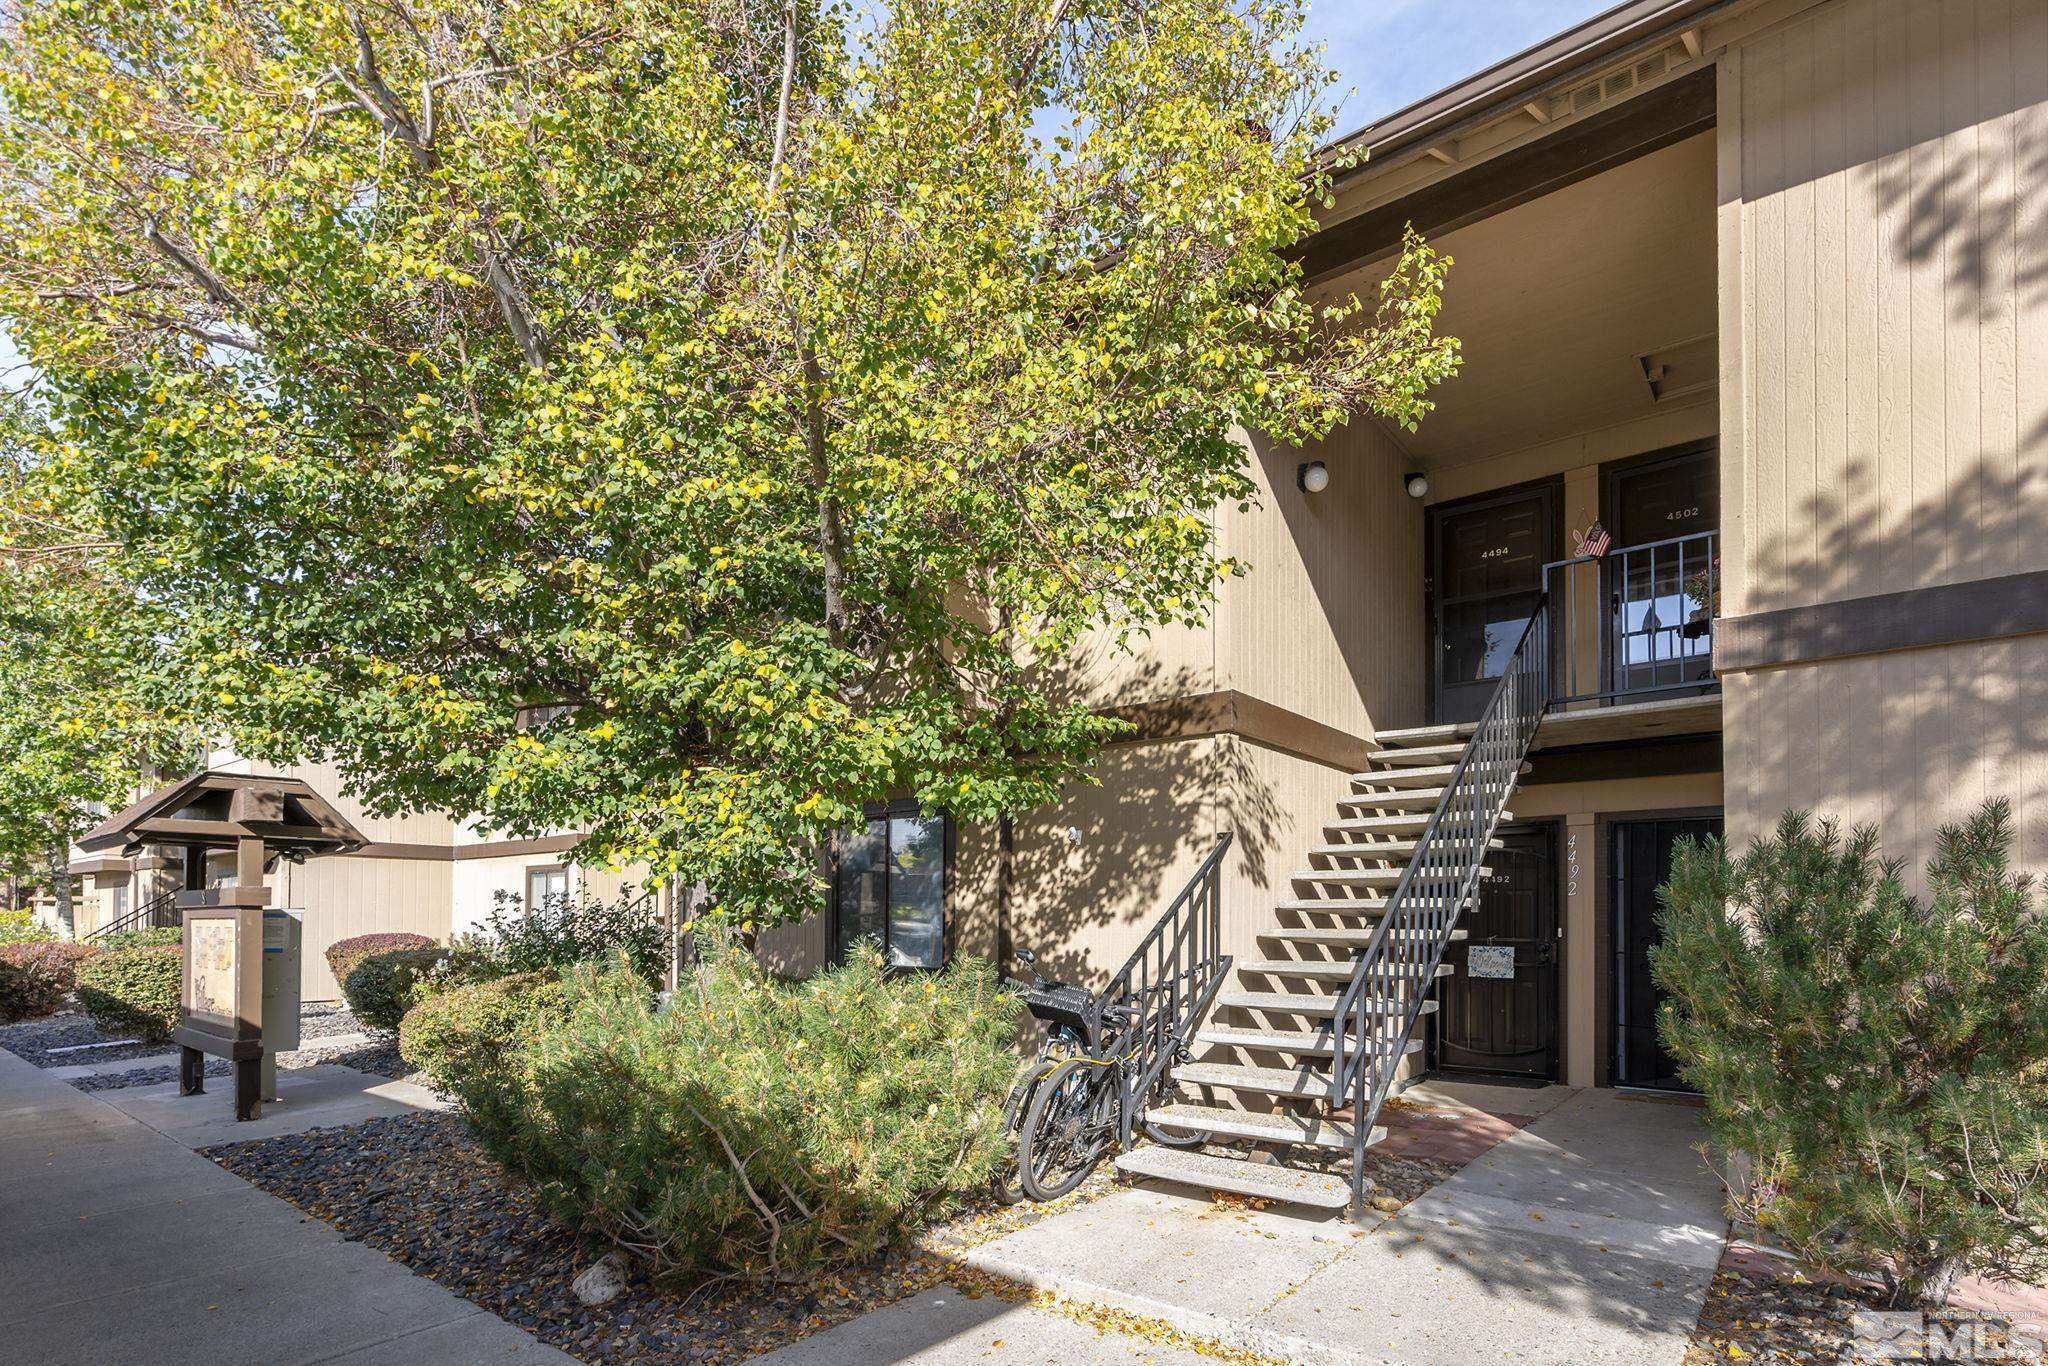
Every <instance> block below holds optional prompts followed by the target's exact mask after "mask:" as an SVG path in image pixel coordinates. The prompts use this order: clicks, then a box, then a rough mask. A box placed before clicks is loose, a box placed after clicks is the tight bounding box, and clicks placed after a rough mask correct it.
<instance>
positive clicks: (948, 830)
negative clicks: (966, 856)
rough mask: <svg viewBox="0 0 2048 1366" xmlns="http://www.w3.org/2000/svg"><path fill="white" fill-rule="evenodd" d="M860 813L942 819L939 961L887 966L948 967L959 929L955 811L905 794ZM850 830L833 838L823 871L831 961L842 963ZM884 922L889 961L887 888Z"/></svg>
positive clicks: (872, 816)
mask: <svg viewBox="0 0 2048 1366" xmlns="http://www.w3.org/2000/svg"><path fill="white" fill-rule="evenodd" d="M861 816H862V819H863V820H864V821H869V822H872V821H884V822H887V821H893V820H897V819H909V818H919V819H924V818H929V817H931V816H937V818H938V820H939V832H940V833H939V961H938V962H937V963H936V964H929V963H890V964H889V965H888V966H889V970H890V971H892V972H936V971H938V970H940V969H943V968H945V967H946V966H948V965H949V964H951V963H952V961H953V953H954V948H955V939H956V933H957V921H956V918H955V915H954V906H953V889H954V882H955V879H954V873H955V871H956V859H957V850H956V846H955V843H954V824H953V816H952V813H951V812H948V811H945V810H940V811H936V812H930V811H926V810H925V809H924V807H923V805H922V804H921V803H919V802H918V801H917V800H916V799H915V798H908V797H905V798H898V799H896V800H893V801H887V802H869V803H868V804H867V805H866V806H864V807H862V808H861ZM848 833H850V832H849V831H844V830H842V831H840V832H839V834H838V836H837V837H835V838H834V840H833V841H832V844H831V847H830V848H829V850H828V851H827V853H826V856H825V868H824V872H825V878H826V888H827V891H826V899H827V902H828V904H829V906H830V909H831V926H830V928H831V934H832V961H833V962H834V963H843V962H845V961H846V946H847V943H848V939H847V936H846V934H845V931H844V925H845V915H846V907H845V905H844V903H843V900H842V898H841V895H840V877H839V873H840V867H839V857H840V851H841V849H842V848H843V843H844V840H845V837H846V835H847V834H848ZM885 838H886V836H885ZM882 925H883V937H882V952H883V955H884V961H885V962H886V960H887V955H888V952H889V942H888V925H889V917H888V893H887V892H886V891H885V892H884V894H883V917H882Z"/></svg>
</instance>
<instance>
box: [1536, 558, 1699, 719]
mask: <svg viewBox="0 0 2048 1366" xmlns="http://www.w3.org/2000/svg"><path fill="white" fill-rule="evenodd" d="M1543 591H1544V593H1545V594H1546V595H1547V597H1548V600H1549V603H1550V609H1551V612H1552V618H1551V630H1550V640H1551V666H1550V667H1551V690H1550V691H1551V698H1550V705H1551V706H1552V707H1553V708H1558V707H1568V706H1571V705H1573V704H1574V703H1595V702H1622V701H1627V702H1634V701H1647V700H1650V699H1652V698H1657V697H1679V696H1686V695H1693V694H1700V693H1710V692H1714V691H1717V690H1718V689H1719V687H1720V684H1719V682H1718V681H1716V679H1715V678H1714V617H1715V616H1716V615H1717V613H1718V612H1719V609H1720V602H1721V554H1720V544H1719V540H1718V536H1717V533H1715V532H1712V531H1702V532H1699V533H1697V534H1695V535H1691V536H1675V537H1673V538H1671V539H1670V540H1668V541H1652V542H1650V543H1649V544H1648V545H1635V546H1630V547H1628V548H1627V549H1625V550H1616V551H1612V552H1610V553H1608V554H1606V555H1581V556H1579V557H1578V558H1577V559H1570V560H1558V561H1555V562H1553V563H1551V564H1547V565H1545V566H1543Z"/></svg>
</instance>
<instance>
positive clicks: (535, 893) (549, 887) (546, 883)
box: [526, 863, 569, 907]
mask: <svg viewBox="0 0 2048 1366" xmlns="http://www.w3.org/2000/svg"><path fill="white" fill-rule="evenodd" d="M568 895H569V870H568V869H567V868H564V867H563V866H562V865H561V864H559V863H551V864H549V865H547V866H546V867H542V868H528V869H527V870H526V904H527V905H528V906H529V907H531V906H538V905H540V904H541V903H542V902H545V901H547V900H548V899H550V898H557V899H559V898H563V897H567V896H568Z"/></svg>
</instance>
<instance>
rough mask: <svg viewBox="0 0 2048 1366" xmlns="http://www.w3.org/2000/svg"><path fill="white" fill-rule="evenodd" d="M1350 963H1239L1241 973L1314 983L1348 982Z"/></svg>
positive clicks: (1445, 971)
mask: <svg viewBox="0 0 2048 1366" xmlns="http://www.w3.org/2000/svg"><path fill="white" fill-rule="evenodd" d="M1356 966H1357V965H1356V964H1355V963H1352V962H1349V961H1330V960H1326V961H1323V962H1313V961H1304V960H1302V959H1299V958H1254V959H1252V960H1250V961H1249V962H1244V963H1239V964H1238V965H1237V970H1238V971H1239V972H1256V973H1259V974H1261V975H1262V976H1266V977H1300V978H1304V979H1306V980H1309V981H1314V982H1348V981H1350V980H1351V974H1352V972H1353V971H1354V970H1355V969H1356ZM1454 971H1456V969H1454V968H1453V967H1452V966H1451V965H1450V964H1449V963H1439V964H1437V965H1436V975H1437V976H1439V977H1449V976H1450V975H1451V974H1452V973H1453V972H1454Z"/></svg>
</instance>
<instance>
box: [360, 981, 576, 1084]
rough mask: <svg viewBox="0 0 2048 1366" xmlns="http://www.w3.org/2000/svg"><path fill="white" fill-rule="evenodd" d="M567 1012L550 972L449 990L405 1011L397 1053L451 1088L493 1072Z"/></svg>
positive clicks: (563, 997) (564, 1002)
mask: <svg viewBox="0 0 2048 1366" xmlns="http://www.w3.org/2000/svg"><path fill="white" fill-rule="evenodd" d="M568 1008H569V1007H568V997H567V995H566V994H565V993H564V992H563V990H562V982H561V979H560V978H559V977H558V976H556V975H555V974H554V973H551V972H520V973H514V974H513V975H511V976H510V977H500V978H496V979H494V980H492V981H485V982H470V983H467V984H465V985H462V986H455V987H449V988H447V989H446V990H443V991H440V992H438V993H436V994H434V995H431V996H428V997H426V998H425V999H424V1000H421V1001H420V1002H419V1003H418V1004H417V1005H415V1006H414V1007H413V1008H412V1009H411V1010H409V1011H407V1012H406V1016H405V1021H404V1023H402V1024H401V1025H400V1026H399V1028H398V1053H399V1056H400V1057H402V1058H404V1059H405V1060H406V1061H407V1062H408V1063H410V1064H412V1065H413V1066H414V1067H417V1068H419V1069H420V1070H421V1071H422V1072H425V1073H426V1074H427V1075H428V1076H429V1077H432V1078H433V1079H434V1081H435V1083H436V1084H438V1085H441V1086H451V1085H453V1083H454V1081H455V1079H456V1078H458V1077H463V1076H474V1075H476V1074H478V1073H480V1072H484V1071H495V1070H497V1069H498V1068H500V1067H501V1066H502V1065H503V1063H504V1060H505V1057H506V1054H507V1051H508V1050H510V1049H513V1048H515V1047H518V1046H521V1045H524V1044H526V1043H528V1042H530V1041H531V1039H532V1036H533V1034H534V1033H535V1031H536V1030H537V1029H539V1028H542V1027H544V1026H546V1025H551V1024H553V1023H555V1022H556V1021H558V1020H559V1019H560V1018H561V1017H562V1016H563V1015H564V1014H566V1013H567V1011H568Z"/></svg>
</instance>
